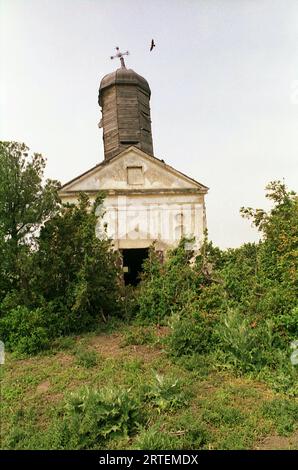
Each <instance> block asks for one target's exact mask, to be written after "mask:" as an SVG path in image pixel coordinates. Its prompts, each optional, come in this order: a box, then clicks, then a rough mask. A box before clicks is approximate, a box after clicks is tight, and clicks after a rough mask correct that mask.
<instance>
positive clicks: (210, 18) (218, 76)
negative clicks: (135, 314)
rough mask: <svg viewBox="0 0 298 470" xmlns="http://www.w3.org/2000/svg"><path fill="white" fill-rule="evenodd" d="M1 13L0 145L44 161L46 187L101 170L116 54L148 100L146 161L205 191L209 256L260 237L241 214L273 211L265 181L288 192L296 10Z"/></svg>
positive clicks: (65, 0)
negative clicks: (102, 102) (108, 80)
mask: <svg viewBox="0 0 298 470" xmlns="http://www.w3.org/2000/svg"><path fill="white" fill-rule="evenodd" d="M0 14H1V16H0V18H1V19H0V21H1V23H0V67H1V85H0V139H1V140H17V141H22V142H25V143H26V144H27V145H28V146H29V147H30V148H31V150H33V151H36V152H41V153H42V154H43V155H44V156H46V157H47V160H48V164H47V170H46V176H47V177H50V178H55V179H59V180H61V181H62V182H63V183H64V182H66V181H68V180H70V179H72V178H73V177H75V176H77V175H79V174H80V173H82V172H84V171H86V170H88V169H89V168H90V167H92V166H93V165H95V164H96V163H99V162H100V161H101V160H103V144H102V130H99V129H98V127H97V123H98V122H99V120H100V114H101V113H100V108H99V106H98V103H97V95H98V87H99V83H100V80H101V78H102V76H103V75H105V74H107V73H109V72H111V71H113V70H114V69H115V68H117V67H118V66H119V64H117V63H115V61H113V62H112V61H111V60H110V56H111V55H112V54H113V53H114V47H115V46H117V45H119V47H120V48H121V50H127V49H128V50H129V51H130V56H129V57H128V59H127V60H126V63H127V67H129V68H132V69H134V70H135V71H136V72H137V73H139V74H141V75H143V76H144V77H145V78H146V79H147V80H148V82H149V84H150V87H151V91H152V97H151V118H152V130H153V144H154V152H155V156H156V157H158V158H162V159H164V160H165V161H166V163H169V164H170V165H173V166H174V167H175V168H177V169H178V170H181V171H182V172H184V173H186V174H188V175H189V176H191V177H192V178H195V179H197V180H198V181H200V182H202V183H203V184H205V185H206V186H208V187H209V188H210V191H209V194H208V196H207V200H206V203H207V221H208V228H209V235H210V238H211V239H212V240H213V241H214V243H216V244H218V245H220V246H221V247H229V246H239V245H240V244H241V243H243V242H246V241H252V240H255V239H256V238H257V233H256V231H255V230H254V229H253V228H251V226H250V223H249V222H248V221H245V220H243V219H242V218H241V217H240V215H239V208H240V207H241V206H243V205H244V206H253V207H268V203H267V202H266V200H265V197H264V187H265V186H266V184H267V183H268V182H269V181H272V180H274V179H283V178H284V180H285V182H286V184H287V185H288V186H289V187H290V188H291V189H294V190H297V181H298V157H297V156H298V51H297V48H298V0H283V1H281V0H184V1H183V0H150V1H147V0H121V1H118V0H0ZM151 38H154V40H155V43H156V47H155V49H154V50H153V52H149V46H150V42H151ZM295 90H297V93H296V92H295Z"/></svg>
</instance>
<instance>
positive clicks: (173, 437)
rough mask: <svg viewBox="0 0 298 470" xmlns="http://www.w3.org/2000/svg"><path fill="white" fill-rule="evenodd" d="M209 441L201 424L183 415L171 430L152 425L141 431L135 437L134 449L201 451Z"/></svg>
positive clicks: (206, 432)
mask: <svg viewBox="0 0 298 470" xmlns="http://www.w3.org/2000/svg"><path fill="white" fill-rule="evenodd" d="M208 439H209V433H208V431H207V430H206V428H205V427H204V426H203V425H202V423H201V422H199V421H197V420H196V419H194V417H193V416H192V415H185V416H183V417H182V418H180V419H178V420H177V423H176V425H175V426H171V430H170V429H169V430H168V429H167V430H165V429H164V426H159V425H154V426H152V427H150V428H149V429H143V430H142V431H141V432H140V433H139V435H138V436H137V439H136V443H135V448H136V449H140V450H146V449H150V450H172V449H173V450H174V449H177V450H183V449H188V450H190V449H196V450H198V449H203V448H204V447H205V446H206V444H207V442H208Z"/></svg>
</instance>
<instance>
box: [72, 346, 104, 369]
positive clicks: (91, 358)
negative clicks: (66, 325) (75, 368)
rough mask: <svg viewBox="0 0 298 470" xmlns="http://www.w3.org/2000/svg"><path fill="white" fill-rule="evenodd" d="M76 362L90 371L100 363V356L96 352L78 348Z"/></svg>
mask: <svg viewBox="0 0 298 470" xmlns="http://www.w3.org/2000/svg"><path fill="white" fill-rule="evenodd" d="M75 354H76V362H77V363H78V364H79V365H80V366H82V367H86V368H87V369H89V368H90V367H94V366H96V364H97V363H98V359H99V357H98V354H97V352H96V351H92V350H88V349H83V348H78V349H77V350H76V353H75Z"/></svg>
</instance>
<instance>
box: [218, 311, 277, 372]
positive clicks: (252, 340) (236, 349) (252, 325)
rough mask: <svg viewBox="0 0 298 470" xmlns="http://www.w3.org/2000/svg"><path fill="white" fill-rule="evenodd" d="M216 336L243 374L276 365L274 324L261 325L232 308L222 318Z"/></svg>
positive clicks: (229, 357) (264, 322) (268, 322)
mask: <svg viewBox="0 0 298 470" xmlns="http://www.w3.org/2000/svg"><path fill="white" fill-rule="evenodd" d="M214 336H215V337H217V339H218V342H219V344H220V347H221V348H222V350H223V351H224V352H225V353H226V354H227V358H228V360H230V361H231V362H232V363H233V365H234V366H235V367H236V368H238V369H240V370H242V371H243V372H246V371H250V370H258V369H260V368H262V367H263V366H265V365H268V364H271V363H272V362H274V357H273V342H274V334H273V324H272V322H270V321H268V320H266V321H263V322H261V323H260V324H258V323H257V322H256V321H252V319H249V318H247V317H245V316H244V315H243V314H241V313H240V312H239V311H238V310H235V309H234V310H232V309H231V310H229V311H228V313H227V314H225V315H223V317H222V318H221V320H220V322H219V323H218V325H217V326H216V329H215V333H214Z"/></svg>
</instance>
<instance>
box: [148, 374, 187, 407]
mask: <svg viewBox="0 0 298 470" xmlns="http://www.w3.org/2000/svg"><path fill="white" fill-rule="evenodd" d="M145 399H146V400H148V401H149V402H150V403H151V405H152V406H154V407H155V408H157V410H158V412H159V413H161V412H164V411H169V412H172V411H175V410H177V409H179V408H181V407H183V406H185V405H186V404H187V399H186V396H185V393H184V392H183V389H182V384H181V382H180V381H179V380H178V379H172V378H171V377H164V376H163V375H160V374H155V378H154V381H153V383H151V384H150V385H149V386H147V387H145Z"/></svg>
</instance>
